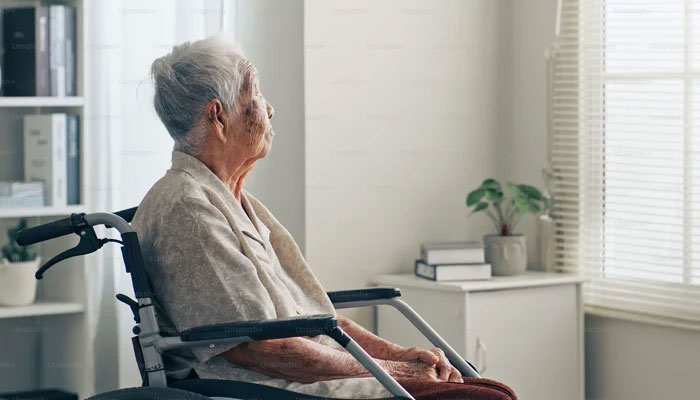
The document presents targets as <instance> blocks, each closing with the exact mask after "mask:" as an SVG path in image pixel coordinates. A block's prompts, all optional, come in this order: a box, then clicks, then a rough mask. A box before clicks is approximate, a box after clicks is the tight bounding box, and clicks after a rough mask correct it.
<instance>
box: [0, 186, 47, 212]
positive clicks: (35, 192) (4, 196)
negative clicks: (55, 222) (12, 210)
mask: <svg viewBox="0 0 700 400" xmlns="http://www.w3.org/2000/svg"><path fill="white" fill-rule="evenodd" d="M43 205H44V185H43V184H42V183H41V182H0V207H32V206H43Z"/></svg>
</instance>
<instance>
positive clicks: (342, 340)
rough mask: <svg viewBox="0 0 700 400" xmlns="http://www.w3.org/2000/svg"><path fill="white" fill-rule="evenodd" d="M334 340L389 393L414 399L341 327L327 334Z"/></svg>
mask: <svg viewBox="0 0 700 400" xmlns="http://www.w3.org/2000/svg"><path fill="white" fill-rule="evenodd" d="M328 336H330V337H331V338H333V339H334V340H335V341H336V342H338V343H339V344H340V345H341V346H343V347H344V348H345V350H347V351H348V353H350V354H351V355H352V356H353V357H355V359H356V360H357V361H358V362H359V363H360V364H362V366H363V367H365V368H366V369H367V371H369V372H370V373H371V374H372V375H373V376H374V377H375V378H377V380H378V381H379V382H380V383H381V384H382V385H384V387H385V388H387V390H389V392H391V394H393V395H394V396H399V397H405V398H407V399H411V400H415V399H414V397H413V396H411V394H410V393H408V391H406V389H404V388H403V386H401V385H399V383H398V382H396V380H395V379H394V378H393V377H392V376H391V375H389V373H388V372H386V371H385V370H384V368H382V367H381V365H379V364H378V363H377V362H376V361H375V360H374V359H373V358H372V357H371V356H370V355H369V354H367V352H366V351H365V350H364V349H363V348H362V347H360V345H359V344H357V342H355V341H354V340H353V339H352V338H351V337H350V336H348V335H347V334H346V333H345V332H344V331H343V329H342V328H340V327H339V326H338V327H335V328H334V329H333V330H332V331H331V333H329V334H328Z"/></svg>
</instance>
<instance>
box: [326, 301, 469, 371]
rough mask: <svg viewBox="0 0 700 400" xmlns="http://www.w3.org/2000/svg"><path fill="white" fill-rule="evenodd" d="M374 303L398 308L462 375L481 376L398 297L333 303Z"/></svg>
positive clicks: (344, 306)
mask: <svg viewBox="0 0 700 400" xmlns="http://www.w3.org/2000/svg"><path fill="white" fill-rule="evenodd" d="M376 305H388V306H392V307H394V308H396V309H397V310H399V312H401V314H403V316H404V317H406V319H408V320H409V321H410V322H411V323H412V324H413V326H415V327H416V328H417V329H418V330H419V331H420V333H422V334H423V336H425V337H426V338H427V339H428V340H429V341H430V343H432V344H433V345H434V346H435V347H439V348H440V349H442V351H444V352H445V356H447V359H448V360H450V363H452V365H454V367H455V368H457V369H458V370H459V372H460V373H461V374H462V376H466V377H469V378H480V377H481V376H480V375H479V373H478V372H477V371H476V369H474V367H472V366H471V365H470V364H469V363H468V362H466V361H465V360H464V358H462V356H460V355H459V353H457V352H456V351H455V350H454V349H453V348H452V346H450V345H449V343H447V342H446V341H445V339H443V338H442V337H441V336H440V335H439V334H438V333H437V332H436V331H435V330H434V329H433V328H432V327H431V326H430V325H428V323H427V322H425V320H424V319H423V318H422V317H421V316H420V315H419V314H418V313H417V312H416V311H415V310H414V309H413V308H411V306H409V305H408V304H406V302H404V301H403V300H401V299H399V298H391V299H377V300H359V301H348V302H343V303H339V304H334V306H335V308H336V309H341V308H355V307H366V306H376Z"/></svg>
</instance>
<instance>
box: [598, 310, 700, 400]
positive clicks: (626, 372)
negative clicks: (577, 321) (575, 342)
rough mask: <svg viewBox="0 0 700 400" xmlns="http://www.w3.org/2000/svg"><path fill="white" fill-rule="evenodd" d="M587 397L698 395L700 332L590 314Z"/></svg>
mask: <svg viewBox="0 0 700 400" xmlns="http://www.w3.org/2000/svg"><path fill="white" fill-rule="evenodd" d="M585 348H586V397H587V398H591V399H635V400H657V399H696V398H698V397H699V396H698V389H697V385H696V381H697V378H698V376H700V332H698V331H691V330H686V329H676V328H669V327H662V326H654V325H649V324H644V323H639V322H629V321H622V320H619V319H610V318H603V317H597V316H590V315H589V316H586V345H585Z"/></svg>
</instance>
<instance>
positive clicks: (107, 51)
mask: <svg viewBox="0 0 700 400" xmlns="http://www.w3.org/2000/svg"><path fill="white" fill-rule="evenodd" d="M236 7H237V4H236V1H235V0H180V1H170V0H147V1H143V0H140V1H136V0H133V1H128V0H112V1H97V0H86V1H85V18H86V21H87V25H88V26H87V29H88V32H87V35H85V37H86V38H87V39H86V42H87V43H86V44H85V54H84V57H85V60H86V63H87V68H86V69H87V71H86V81H87V93H86V96H87V104H88V106H89V109H88V110H87V114H88V115H87V116H86V118H87V123H88V124H87V127H88V128H87V129H88V132H87V134H88V135H89V136H90V148H89V149H86V151H89V152H90V153H91V156H92V157H91V160H92V161H93V162H92V163H91V165H90V168H91V181H90V182H89V183H88V185H89V188H88V193H89V196H90V198H89V199H88V200H89V204H90V205H91V206H92V208H93V211H97V210H99V211H105V210H117V209H121V208H128V207H133V206H134V205H137V204H138V202H139V201H140V200H141V198H142V197H143V195H144V194H145V192H146V191H147V190H148V188H149V187H150V186H151V185H152V184H153V183H154V182H155V181H156V180H157V179H158V178H160V177H161V176H162V175H163V173H164V171H165V170H166V169H167V167H168V166H169V165H170V152H171V150H172V140H171V139H170V138H169V136H168V134H167V132H166V131H165V129H164V127H163V126H162V124H161V123H160V121H159V120H158V118H157V115H156V114H155V112H154V111H153V107H152V105H151V101H152V94H153V92H152V85H151V82H150V79H149V70H150V64H151V62H152V61H153V60H154V59H155V58H157V57H160V56H162V55H164V54H166V53H168V52H169V51H170V50H171V49H172V46H173V45H175V44H178V43H181V42H184V41H187V40H197V39H201V38H204V37H206V36H210V35H212V34H216V33H217V32H219V31H221V30H227V31H229V32H230V33H231V34H233V28H234V26H235V15H236V13H235V11H236ZM93 261H94V262H93V263H91V264H90V266H89V271H88V273H89V279H90V282H91V285H90V287H89V288H87V290H88V296H89V299H90V300H89V302H90V304H91V307H90V309H89V311H88V313H89V314H88V315H89V325H90V329H91V334H92V337H93V342H92V343H90V344H86V345H87V346H93V351H92V352H90V353H92V354H94V362H95V368H92V370H95V371H97V372H96V373H95V376H94V377H93V378H94V382H95V390H96V391H97V392H101V391H106V390H110V389H114V388H116V387H126V386H134V385H139V384H140V378H139V376H138V370H137V369H136V364H135V361H134V358H133V352H132V348H131V342H130V336H131V335H130V331H131V327H132V326H133V320H132V315H131V312H130V311H129V310H128V307H126V306H125V305H123V304H121V303H119V304H117V302H116V300H115V298H114V295H115V294H116V293H125V294H127V295H129V296H132V297H133V289H132V288H131V285H130V281H129V280H128V278H127V276H126V274H125V271H124V266H123V263H122V261H121V253H120V251H119V250H118V247H115V246H105V248H104V250H103V251H102V253H101V255H99V256H95V257H93ZM90 369H91V368H88V370H90Z"/></svg>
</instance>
